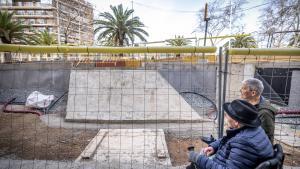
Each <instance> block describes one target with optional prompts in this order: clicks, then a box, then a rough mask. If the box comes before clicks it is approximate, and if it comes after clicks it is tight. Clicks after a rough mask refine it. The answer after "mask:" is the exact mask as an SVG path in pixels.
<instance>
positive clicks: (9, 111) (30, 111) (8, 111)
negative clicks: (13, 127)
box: [3, 98, 42, 116]
mask: <svg viewBox="0 0 300 169" xmlns="http://www.w3.org/2000/svg"><path fill="white" fill-rule="evenodd" d="M14 100H16V98H13V99H11V100H9V101H8V102H7V103H5V104H4V106H3V112H4V113H30V114H35V115H38V116H41V115H42V113H41V112H40V111H37V110H12V109H10V110H9V109H6V107H7V106H8V105H9V104H10V103H12V102H13V101H14Z"/></svg>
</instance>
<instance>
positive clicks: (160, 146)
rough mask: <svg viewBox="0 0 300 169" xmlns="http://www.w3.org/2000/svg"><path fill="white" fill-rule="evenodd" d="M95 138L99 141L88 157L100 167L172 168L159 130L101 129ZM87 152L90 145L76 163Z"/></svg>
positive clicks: (161, 132) (162, 133)
mask: <svg viewBox="0 0 300 169" xmlns="http://www.w3.org/2000/svg"><path fill="white" fill-rule="evenodd" d="M101 135H102V136H103V137H102V138H99V136H101ZM95 138H96V139H101V142H100V143H99V146H98V147H97V150H96V151H95V154H94V156H93V157H91V158H92V160H93V161H97V162H99V163H100V164H103V165H106V166H111V167H112V168H123V165H124V166H131V167H130V168H132V169H134V168H139V167H140V165H139V164H143V165H142V166H143V167H144V168H152V167H153V165H154V166H165V168H168V167H171V166H172V165H171V160H170V156H169V153H168V148H167V144H166V141H165V135H164V132H163V130H162V129H157V130H155V129H110V130H109V129H104V130H100V131H99V133H98V134H97V137H95ZM96 142H99V141H96ZM89 151H91V149H90V146H87V147H86V149H85V150H84V151H83V153H82V154H81V155H80V156H79V158H78V160H77V161H81V160H83V158H82V157H85V155H86V153H87V152H89Z"/></svg>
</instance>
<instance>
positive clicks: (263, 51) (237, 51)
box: [229, 48, 300, 56]
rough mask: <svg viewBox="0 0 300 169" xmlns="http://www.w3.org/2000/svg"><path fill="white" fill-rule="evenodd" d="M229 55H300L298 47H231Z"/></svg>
mask: <svg viewBox="0 0 300 169" xmlns="http://www.w3.org/2000/svg"><path fill="white" fill-rule="evenodd" d="M229 54H230V55H267V56H300V48H273V49H272V48H260V49H257V48H231V49H229Z"/></svg>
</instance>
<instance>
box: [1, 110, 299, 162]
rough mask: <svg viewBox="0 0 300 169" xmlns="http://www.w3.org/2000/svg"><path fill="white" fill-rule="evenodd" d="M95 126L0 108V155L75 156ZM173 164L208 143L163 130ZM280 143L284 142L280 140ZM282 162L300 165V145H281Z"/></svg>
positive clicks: (86, 142) (50, 158) (48, 157)
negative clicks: (62, 124) (65, 124)
mask: <svg viewBox="0 0 300 169" xmlns="http://www.w3.org/2000/svg"><path fill="white" fill-rule="evenodd" d="M97 132H98V131H96V130H79V129H64V128H50V127H47V125H45V124H44V123H43V122H42V121H41V120H40V119H39V118H38V117H37V116H36V115H32V114H16V113H12V114H11V113H2V112H0V158H9V159H27V160H33V159H36V160H75V159H76V158H77V157H78V156H79V155H80V153H81V152H82V151H83V150H84V149H85V147H86V146H87V144H88V143H89V142H90V140H91V139H92V138H93V137H94V136H95V135H96V134H97ZM166 141H167V146H168V151H169V154H170V157H171V161H172V165H173V166H179V165H187V164H189V163H188V162H187V147H188V146H190V145H194V146H195V149H196V151H199V150H200V149H201V148H203V147H206V146H207V145H206V144H205V143H203V142H202V141H201V140H200V139H199V138H195V139H190V138H178V137H176V136H173V135H171V134H166ZM282 145H283V144H282ZM283 148H284V152H285V154H286V156H285V162H284V163H285V165H289V166H300V149H295V148H294V149H293V148H291V147H288V146H286V145H283Z"/></svg>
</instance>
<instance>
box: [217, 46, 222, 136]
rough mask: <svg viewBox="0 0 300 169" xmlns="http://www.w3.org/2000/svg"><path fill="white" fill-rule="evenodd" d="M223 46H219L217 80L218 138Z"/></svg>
mask: <svg viewBox="0 0 300 169" xmlns="http://www.w3.org/2000/svg"><path fill="white" fill-rule="evenodd" d="M222 52H223V48H222V47H220V48H219V68H218V69H219V77H218V78H219V82H218V138H220V128H221V119H220V117H221V113H222V112H221V111H222V54H223V53H222Z"/></svg>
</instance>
